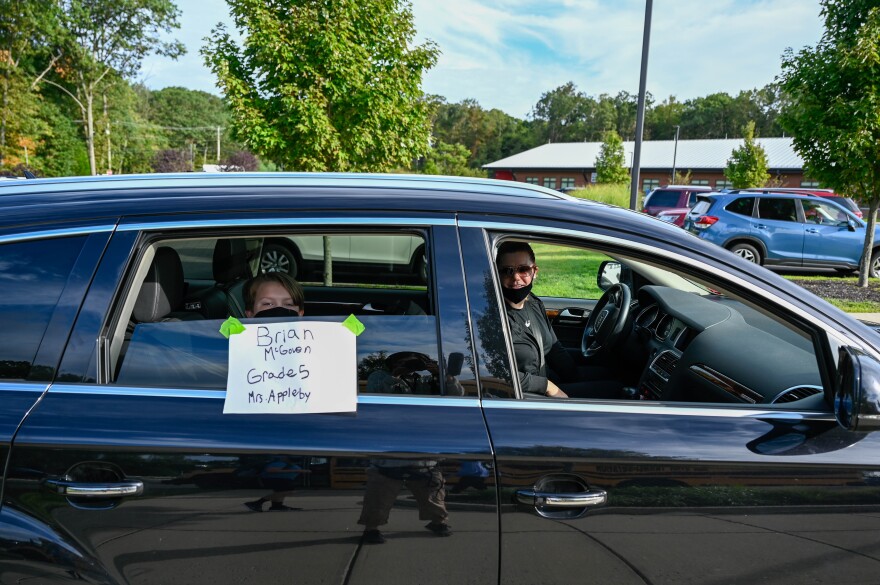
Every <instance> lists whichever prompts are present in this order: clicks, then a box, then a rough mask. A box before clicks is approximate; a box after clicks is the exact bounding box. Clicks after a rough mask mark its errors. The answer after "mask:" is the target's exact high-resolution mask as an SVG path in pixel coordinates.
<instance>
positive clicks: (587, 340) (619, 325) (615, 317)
mask: <svg viewBox="0 0 880 585" xmlns="http://www.w3.org/2000/svg"><path fill="white" fill-rule="evenodd" d="M631 299H632V293H631V292H630V290H629V287H628V286H627V285H625V284H623V283H622V282H619V283H617V284H615V285H612V286H611V288H609V289H608V290H606V291H605V294H603V295H602V297H601V298H600V299H599V301H598V302H597V303H596V306H595V307H594V308H593V310H592V312H591V313H590V318H589V319H587V325H586V326H585V327H584V336H583V337H582V338H581V353H582V354H583V355H584V357H593V356H596V355H599V354H602V353H604V352H606V351H607V350H608V349H610V348H611V347H614V345H615V344H617V342H618V341H620V338H621V336H622V335H623V329H624V327H625V326H626V321H627V318H628V317H629V306H630V300H631Z"/></svg>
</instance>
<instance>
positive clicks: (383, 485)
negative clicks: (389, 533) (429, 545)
mask: <svg viewBox="0 0 880 585" xmlns="http://www.w3.org/2000/svg"><path fill="white" fill-rule="evenodd" d="M403 486H406V487H407V488H408V489H409V490H410V491H411V492H412V494H413V497H414V498H415V499H416V503H417V504H418V507H419V519H420V520H428V521H429V522H428V523H427V524H426V525H425V528H427V529H428V530H430V531H431V532H433V533H434V534H435V535H437V536H451V535H452V530H451V529H450V527H449V525H448V524H447V523H446V518H447V517H448V516H449V514H448V513H447V512H446V480H445V479H444V478H443V474H442V473H441V472H440V470H439V469H438V468H437V461H433V460H417V461H405V460H399V459H375V460H373V461H371V465H370V467H368V468H367V487H366V491H365V492H364V503H363V508H362V509H361V517H360V518H359V519H358V524H363V526H364V535H363V538H364V542H366V543H367V544H382V543H384V542H385V536H384V535H383V534H382V532H381V531H380V530H379V527H380V526H383V525H385V524H387V523H388V516H389V515H390V514H391V508H392V507H393V506H394V502H395V501H396V500H397V495H398V494H399V493H400V490H401V488H403Z"/></svg>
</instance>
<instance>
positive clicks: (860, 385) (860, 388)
mask: <svg viewBox="0 0 880 585" xmlns="http://www.w3.org/2000/svg"><path fill="white" fill-rule="evenodd" d="M837 372H838V374H837V387H836V388H835V394H834V415H835V416H836V417H837V422H838V424H840V426H842V427H843V428H845V429H847V430H848V431H860V432H870V431H876V430H878V429H880V362H878V361H877V360H876V359H874V358H873V357H871V356H869V355H867V354H866V353H864V352H862V351H860V350H858V349H855V348H852V347H841V348H840V352H839V359H838V365H837Z"/></svg>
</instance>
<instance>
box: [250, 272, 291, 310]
mask: <svg viewBox="0 0 880 585" xmlns="http://www.w3.org/2000/svg"><path fill="white" fill-rule="evenodd" d="M244 306H245V311H244V313H245V315H246V316H248V317H302V315H303V309H304V307H305V294H304V293H303V288H302V286H301V285H300V284H299V283H298V282H297V281H296V280H294V279H293V277H291V276H290V275H288V274H287V273H285V272H267V273H265V274H258V275H257V276H255V277H253V278H252V279H250V280H249V281H248V282H247V284H245V287H244Z"/></svg>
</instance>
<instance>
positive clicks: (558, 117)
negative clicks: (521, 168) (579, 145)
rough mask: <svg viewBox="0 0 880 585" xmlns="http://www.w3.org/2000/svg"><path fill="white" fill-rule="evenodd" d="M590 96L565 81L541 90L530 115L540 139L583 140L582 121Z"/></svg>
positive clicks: (585, 116) (547, 140)
mask: <svg viewBox="0 0 880 585" xmlns="http://www.w3.org/2000/svg"><path fill="white" fill-rule="evenodd" d="M589 102H590V97H589V96H587V95H586V94H584V93H583V92H580V91H578V89H577V86H576V85H575V84H574V83H573V82H571V81H569V82H568V83H566V84H564V85H560V86H559V87H557V88H556V89H554V90H551V91H548V92H545V93H544V94H543V95H541V99H539V100H538V103H537V104H535V107H534V108H533V109H532V113H531V115H532V118H533V119H534V120H536V121H538V122H539V123H540V124H541V126H542V128H543V132H542V142H579V141H581V140H584V139H585V138H584V121H585V120H586V119H587V117H588V113H589V112H590V110H591V109H592V108H591V107H590V103H589Z"/></svg>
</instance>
